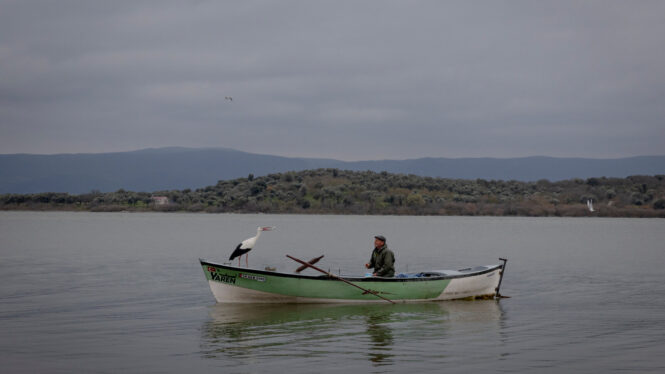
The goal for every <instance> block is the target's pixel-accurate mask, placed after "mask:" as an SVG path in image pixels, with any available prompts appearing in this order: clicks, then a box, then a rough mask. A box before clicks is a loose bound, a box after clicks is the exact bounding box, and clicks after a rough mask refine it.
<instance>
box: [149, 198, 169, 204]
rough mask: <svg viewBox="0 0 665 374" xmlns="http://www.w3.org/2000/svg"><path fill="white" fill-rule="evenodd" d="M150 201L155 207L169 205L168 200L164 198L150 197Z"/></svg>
mask: <svg viewBox="0 0 665 374" xmlns="http://www.w3.org/2000/svg"><path fill="white" fill-rule="evenodd" d="M150 200H152V202H153V203H155V205H168V204H169V198H168V197H166V196H151V197H150Z"/></svg>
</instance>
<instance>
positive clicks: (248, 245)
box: [229, 226, 275, 267]
mask: <svg viewBox="0 0 665 374" xmlns="http://www.w3.org/2000/svg"><path fill="white" fill-rule="evenodd" d="M274 229H275V227H273V226H263V227H261V226H259V227H257V228H256V236H253V237H251V238H249V239H245V240H243V241H242V243H240V244H238V246H237V247H236V249H235V250H234V251H233V253H231V257H229V261H233V259H234V258H236V257H238V266H240V257H242V255H246V257H245V265H246V266H247V267H249V253H248V252H249V251H251V250H252V248H254V245H255V244H256V239H258V238H259V236H261V232H263V231H272V230H274Z"/></svg>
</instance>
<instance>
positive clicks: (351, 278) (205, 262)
mask: <svg viewBox="0 0 665 374" xmlns="http://www.w3.org/2000/svg"><path fill="white" fill-rule="evenodd" d="M199 263H200V264H201V265H202V266H203V265H207V266H214V267H218V268H223V269H228V270H234V271H250V272H252V273H256V274H261V275H271V276H277V277H283V278H300V279H308V280H330V281H337V279H335V278H333V277H329V276H328V277H327V276H325V275H318V276H313V275H304V274H290V273H281V272H275V271H269V270H261V269H252V268H241V267H236V266H232V265H224V264H218V263H215V262H210V261H208V260H205V259H202V258H199ZM502 268H503V264H494V265H487V269H485V270H482V271H475V272H474V271H470V272H468V273H465V274H450V275H440V276H431V277H420V278H397V277H392V278H387V277H357V276H355V277H354V276H344V279H346V280H348V281H353V282H427V281H438V280H444V279H459V278H468V277H475V276H479V275H483V274H487V273H490V272H492V271H495V270H497V269H502ZM451 271H457V270H451Z"/></svg>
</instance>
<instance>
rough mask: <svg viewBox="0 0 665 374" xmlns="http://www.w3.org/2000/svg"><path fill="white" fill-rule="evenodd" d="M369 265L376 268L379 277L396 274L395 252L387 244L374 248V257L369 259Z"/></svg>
mask: <svg viewBox="0 0 665 374" xmlns="http://www.w3.org/2000/svg"><path fill="white" fill-rule="evenodd" d="M369 267H370V269H371V268H374V272H375V273H376V275H377V276H379V277H393V276H395V254H394V253H393V252H392V251H391V250H390V249H388V246H387V245H385V244H384V245H383V247H381V248H374V250H373V251H372V257H370V259H369Z"/></svg>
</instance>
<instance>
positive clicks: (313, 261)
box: [296, 255, 323, 273]
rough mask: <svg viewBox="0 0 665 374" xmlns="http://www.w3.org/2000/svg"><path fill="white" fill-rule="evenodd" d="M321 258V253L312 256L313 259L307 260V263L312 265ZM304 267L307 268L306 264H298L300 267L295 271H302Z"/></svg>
mask: <svg viewBox="0 0 665 374" xmlns="http://www.w3.org/2000/svg"><path fill="white" fill-rule="evenodd" d="M322 258H323V255H321V256H319V257H316V258H313V259H311V260H309V261H307V263H308V264H310V265H314V264H316V263H317V262H319V260H320V259H322ZM305 269H307V265H300V267H299V268H297V269H296V273H300V272H301V271H303V270H305Z"/></svg>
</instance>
